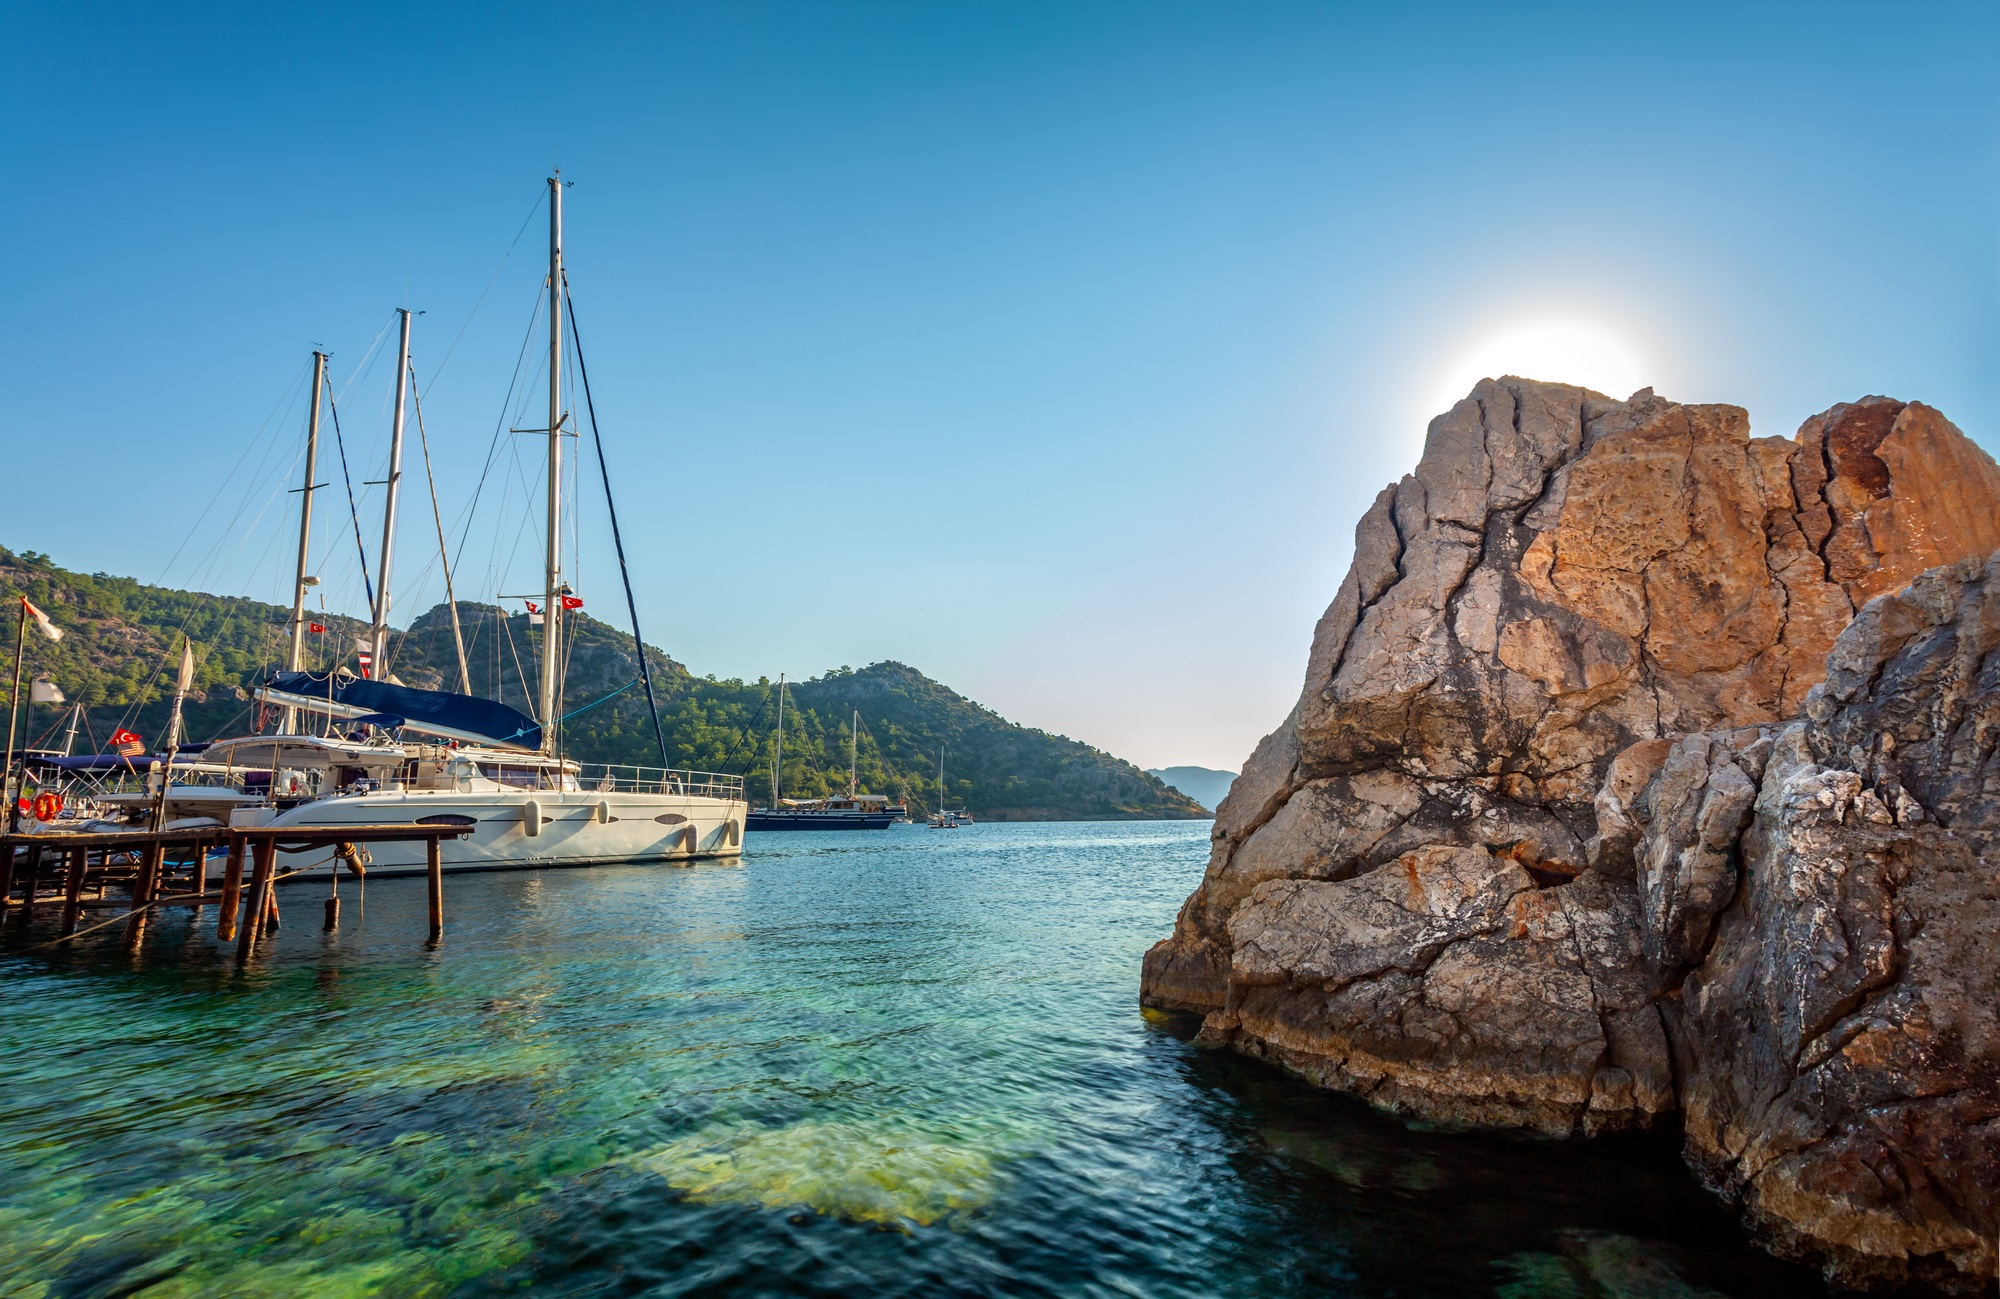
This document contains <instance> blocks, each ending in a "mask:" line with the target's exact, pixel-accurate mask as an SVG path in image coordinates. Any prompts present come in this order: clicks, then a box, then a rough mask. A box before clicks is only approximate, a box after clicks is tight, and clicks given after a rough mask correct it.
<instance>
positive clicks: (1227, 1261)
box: [0, 822, 1818, 1299]
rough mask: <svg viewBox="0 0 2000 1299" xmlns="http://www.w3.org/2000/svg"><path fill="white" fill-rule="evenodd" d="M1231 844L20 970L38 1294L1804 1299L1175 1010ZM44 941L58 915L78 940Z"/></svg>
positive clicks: (1549, 1148)
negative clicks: (1170, 1006)
mask: <svg viewBox="0 0 2000 1299" xmlns="http://www.w3.org/2000/svg"><path fill="white" fill-rule="evenodd" d="M1207 830H1208V826H1207V823H1206V822H1201V823H1194V824H1138V825H1124V824H1069V825H981V826H976V827H973V828H970V829H965V830H958V831H952V832H936V831H929V830H926V829H924V828H922V827H896V828H894V829H892V830H891V831H889V832H886V833H874V834H868V833H844V834H837V835H783V834H765V835H760V836H753V838H752V840H751V848H752V849H753V851H752V852H751V853H750V854H749V855H747V856H746V857H745V859H744V861H743V863H742V864H741V865H740V866H703V867H698V868H694V869H661V868H636V867H635V868H617V869H603V870H592V871H557V872H549V873H546V874H504V875H483V876H456V877H452V878H449V879H448V880H447V881H446V921H447V927H448V933H447V939H446V942H445V944H444V946H443V947H442V948H440V949H438V950H435V951H430V950H426V949H425V947H424V946H423V944H422V941H421V940H422V938H423V928H424V907H423V893H422V890H423V884H422V882H421V881H391V880H378V881H376V882H374V883H371V884H368V885H367V886H366V888H365V891H364V890H361V889H358V888H357V887H356V886H355V885H354V884H353V883H352V882H351V881H349V882H344V883H343V884H342V886H341V892H342V897H343V902H344V908H345V914H344V916H343V920H344V922H345V923H344V925H343V928H342V929H341V931H340V933H339V934H338V935H333V936H328V935H323V934H321V933H320V932H319V923H318V921H319V913H320V898H321V896H322V895H323V894H324V892H325V886H324V885H323V884H315V885H310V886H293V887H291V888H289V889H288V890H287V891H285V892H283V893H282V894H281V898H282V899H283V902H284V905H285V911H286V919H287V927H286V928H285V929H284V930H283V932H282V934H281V935H280V937H279V939H278V941H277V942H276V944H275V946H274V947H273V948H272V949H270V950H268V951H266V952H265V953H263V954H262V955H260V958H259V960H258V961H257V963H255V964H254V965H253V966H251V967H250V968H248V969H247V970H243V971H238V970H237V969H236V968H235V966H234V963H233V960H232V959H230V958H231V955H232V954H230V953H225V952H224V951H223V950H222V949H221V948H219V947H218V946H217V945H216V944H215V942H214V941H213V937H212V932H213V918H214V911H213V910H212V909H210V910H208V911H206V912H205V913H204V916H203V920H204V923H203V929H202V931H201V932H199V933H196V932H193V931H191V930H190V928H189V924H188V920H187V919H186V917H185V916H184V915H183V916H170V917H168V918H167V919H166V920H164V921H163V922H161V923H159V924H157V925H156V926H155V927H154V929H153V931H152V933H151V935H150V936H149V938H148V940H147V941H148V945H147V947H146V949H145V950H144V952H143V953H142V954H140V955H139V956H138V957H137V958H136V959H135V958H133V957H130V956H128V955H126V954H125V953H124V952H123V951H122V949H121V948H120V946H119V944H118V942H117V940H116V938H115V937H114V935H115V934H116V932H117V931H116V930H115V929H114V930H112V931H108V933H107V934H106V935H105V936H104V937H103V938H91V939H87V940H85V942H84V943H83V944H82V945H81V946H80V947H79V948H78V949H76V950H70V949H55V950H54V951H48V950H43V951H26V950H23V948H24V944H25V942H27V941H33V940H34V939H37V938H46V937H47V936H48V931H47V930H46V929H44V928H41V927H40V924H38V932H37V933H34V934H30V935H28V936H27V937H26V938H25V939H24V937H23V936H22V935H20V934H18V933H16V932H13V931H12V927H11V926H10V928H9V932H8V933H7V934H6V935H5V945H6V948H7V949H8V950H7V952H6V954H5V955H4V956H0V1060H4V1062H5V1063H4V1065H0V1293H4V1294H6V1295H47V1296H94V1295H106V1296H109V1295H133V1294H138V1295H145V1296H149V1297H162V1296H196V1295H200V1296H217V1295H314V1296H343V1295H485V1294H489V1293H493V1294H497V1293H501V1292H506V1293H513V1294H519V1293H532V1294H548V1295H639V1294H648V1295H651V1294H659V1295H723V1294H727V1295H731V1296H760V1295H856V1296H860V1295H867V1296H877V1295H926V1296H928V1295H1009V1296H1016V1295H1043V1294H1046V1295H1075V1296H1095V1295H1103V1296H1114V1295H1117V1296H1126V1295H1144V1296H1178V1295H1259V1296H1263V1295H1290V1294H1300V1295H1304V1294H1329V1295H1365V1296H1388V1295H1406V1296H1432V1295H1490V1296H1509V1297H1517V1299H1518V1297H1521V1296H1531V1295H1543V1296H1640V1295H1644V1296H1649V1297H1651V1299H1671V1297H1672V1296H1689V1295H1709V1294H1714V1293H1721V1294H1727V1295H1733V1296H1745V1297H1747V1296H1774V1295H1775V1296H1783V1295H1788V1294H1812V1293H1818V1291H1817V1287H1816V1286H1814V1285H1813V1284H1812V1282H1811V1278H1810V1277H1809V1276H1807V1275H1805V1274H1803V1273H1800V1272H1797V1271H1794V1270H1791V1269H1788V1268H1785V1267H1782V1266H1780V1265H1778V1264H1776V1263H1773V1262H1771V1261H1769V1260H1767V1259H1765V1258H1764V1257H1763V1256H1761V1255H1759V1254H1757V1253H1755V1252H1754V1251H1752V1250H1750V1249H1749V1248H1747V1247H1746V1246H1745V1245H1744V1244H1743V1242H1742V1237H1741V1235H1740V1233H1739V1232H1738V1231H1737V1229H1736V1228H1735V1226H1734V1225H1733V1224H1732V1223H1731V1222H1730V1220H1729V1219H1728V1218H1726V1217H1725V1216H1724V1215H1723V1214H1722V1213H1721V1212H1720V1211H1718V1210H1717V1209H1715V1208H1714V1207H1713V1206H1712V1205H1711V1204H1710V1203H1709V1202H1708V1200H1707V1199H1706V1198H1705V1197H1704V1196H1703V1195H1702V1194H1701V1193H1700V1192H1699V1191H1698V1190H1697V1189H1696V1188H1695V1187H1694V1186H1693V1184H1692V1183H1691V1181H1690V1180H1689V1179H1688V1177H1687V1176H1686V1175H1685V1173H1683V1172H1682V1171H1681V1169H1680V1167H1679V1165H1678V1164H1677V1162H1676V1160H1675V1158H1674V1154H1673V1151H1672V1149H1671V1147H1670V1146H1662V1145H1658V1144H1631V1145H1621V1146H1599V1147H1592V1148H1580V1147H1572V1146H1566V1145H1558V1144H1552V1143H1545V1142H1527V1141H1505V1140H1496V1139H1489V1138H1472V1137H1452V1136H1445V1135H1440V1134H1427V1133H1422V1132H1415V1131H1411V1130H1409V1129H1407V1128H1405V1127H1403V1126H1401V1125H1398V1124H1395V1123H1393V1122H1389V1121H1387V1120H1384V1119H1382V1118H1380V1117H1378V1116H1375V1115H1373V1114H1371V1113H1368V1112H1367V1111H1365V1110H1363V1109H1361V1108H1359V1107H1358V1106H1356V1105H1354V1104H1352V1103H1349V1102H1345V1101H1343V1100H1340V1099H1338V1098H1334V1097H1329V1096H1327V1095H1325V1094H1322V1093H1317V1092H1314V1091H1312V1090H1311V1089H1309V1088H1306V1087H1303V1086H1301V1085H1299V1084H1297V1083H1295V1082H1292V1081H1291V1080H1289V1079H1287V1078H1285V1077H1283V1076H1281V1075H1279V1074H1277V1073H1275V1072H1273V1071H1271V1070H1269V1069H1267V1068H1264V1067H1262V1066H1258V1065H1254V1064H1251V1063H1248V1062H1245V1061H1242V1060H1239V1059H1236V1058H1234V1057H1232V1056H1228V1055H1224V1054H1217V1053H1212V1052H1208V1051H1204V1050H1197V1049H1196V1048H1194V1047H1193V1046H1192V1045H1191V1044H1190V1043H1189V1041H1188V1038H1189V1037H1190V1036H1191V1033H1192V1030H1193V1027H1194V1026H1193V1025H1192V1024H1190V1023H1187V1022H1183V1021H1180V1020H1177V1019H1175V1018H1173V1017H1165V1016H1158V1015H1152V1014H1148V1013H1144V1012H1142V1011H1141V1010H1140V1009H1139V1007H1138V1005H1137V1002H1136V991H1137V986H1138V969H1139V956H1140V953H1141V952H1142V951H1143V950H1144V949H1145V947H1146V945H1147V944H1148V943H1149V942H1151V941H1152V940H1153V939H1155V938H1157V937H1159V936H1160V935H1162V934H1164V933H1165V932H1166V931H1167V929H1168V927H1169V926H1170V925H1171V923H1172V920H1173V915H1174V911H1175V909H1176V908H1177V907H1178V905H1179V904H1180V901H1181V899H1182V898H1184V897H1185V896H1186V894H1187V892H1188V891H1189V889H1190V888H1191V887H1192V886H1193V884H1194V883H1195V882H1196V881H1197V880H1198V879H1199V877H1200V874H1201V868H1202V862H1203V858H1204V855H1205V852H1206V842H1207V841H1206V836H1207ZM41 923H46V921H44V922H41Z"/></svg>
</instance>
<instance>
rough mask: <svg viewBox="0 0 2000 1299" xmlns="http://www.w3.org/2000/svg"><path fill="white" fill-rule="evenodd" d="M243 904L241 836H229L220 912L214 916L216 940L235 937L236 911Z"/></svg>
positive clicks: (225, 941)
mask: <svg viewBox="0 0 2000 1299" xmlns="http://www.w3.org/2000/svg"><path fill="white" fill-rule="evenodd" d="M242 905H243V836H242V835H240V834H232V835H230V836H229V860H228V862H226V863H225V864H224V865H223V867H222V914H221V915H220V916H218V917H216V921H215V937H216V941H218V942H224V943H227V942H233V941H234V940H235V938H236V912H237V910H238V909H239V908H240V907H241V906H242Z"/></svg>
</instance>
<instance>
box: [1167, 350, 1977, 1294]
mask: <svg viewBox="0 0 2000 1299" xmlns="http://www.w3.org/2000/svg"><path fill="white" fill-rule="evenodd" d="M1996 549H2000V467H1996V466H1995V465H1994V463H1993V461H1992V460H1991V459H1990V458H1989V457H1987V456H1986V455H1985V453H1984V452H1982V451H1980V450H1979V448H1977V447H1976V446H1974V445H1973V444H1972V443H1971V442H1970V441H1969V440H1968V439H1966V438H1965V437H1964V436H1963V435H1962V434H1961V433H1959V431H1958V430H1957V429H1955V428H1954V427H1952V425H1951V424H1950V423H1949V422H1948V421H1947V420H1945V418H1944V417H1943V416H1942V415H1940V414H1939V413H1938V412H1937V411H1935V410H1932V409H1931V408H1929V407H1926V406H1923V405H1921V404H1919V403H1903V402H1898V401H1891V400H1888V399H1886V398H1879V397H1871V398H1866V399H1864V400H1862V401H1859V402H1855V403H1852V404H1845V405H1841V406H1836V407H1834V408H1833V409H1832V410H1829V411H1827V412H1826V413H1825V414H1823V415H1820V416H1816V417H1815V418H1814V419H1812V420H1809V421H1807V423H1806V424H1805V426H1804V427H1803V428H1801V429H1800V430H1799V433H1798V435H1797V436H1796V437H1795V438H1793V439H1781V438H1752V437H1751V436H1750V435H1749V418H1748V416H1747V414H1746V413H1745V412H1744V411H1742V410H1741V409H1739V408H1736V407H1732V406H1720V405H1701V406H1695V405H1680V404H1677V403H1674V402H1670V401H1667V400H1665V399H1663V398H1660V397H1658V396H1655V395H1654V394H1653V393H1651V392H1650V391H1645V392H1641V393H1638V394H1635V395H1634V396H1633V397H1632V398H1631V399H1629V400H1627V401H1624V402H1619V401H1614V400H1612V399H1610V398H1607V397H1603V396H1600V395H1599V394H1595V393H1591V392H1587V391H1584V390H1581V389H1577V388H1572V387H1567V386H1563V385H1555V384H1544V383H1536V382H1532V381H1527V380H1521V379H1513V378H1508V379H1501V380H1498V381H1491V380H1489V381H1486V382H1483V383H1481V384H1480V385H1479V386H1478V387H1477V388H1475V389H1474V391H1473V393H1472V395H1471V396H1470V397H1468V398H1467V399H1466V400H1465V401H1462V402H1460V403H1459V404H1458V405H1457V406H1455V407H1454V408H1453V409H1452V410H1451V411H1450V412H1448V413H1447V414H1445V415H1443V416H1440V417H1439V418H1438V419H1437V420H1435V421H1433V423H1432V425H1431V428H1430V432H1429V436H1428V439H1427V441H1426V445H1425V450H1424V454H1423V457H1422V460H1421V462H1420V463H1419V464H1418V466H1417V468H1416V470H1415V472H1414V473H1412V474H1411V475H1409V476H1407V477H1405V478H1404V479H1403V480H1402V481H1401V482H1400V483H1398V484H1395V485H1394V486H1392V487H1390V488H1387V489H1385V490H1384V491H1383V492H1382V494H1381V495H1380V497H1378V498H1377V500H1376V502H1375V504H1374V506H1373V507H1372V508H1371V509H1370V510H1369V511H1368V512H1367V513H1366V514H1365V515H1364V517H1363V518H1362V520H1361V522H1360V524H1359V526H1358V527H1357V529H1356V536H1355V551H1354V562H1353V565H1352V567H1351V569H1350V570H1349V572H1348V574H1347V577H1346V579H1345V581H1344V582H1343V583H1342V585H1341V587H1340V590H1339V593H1338V594H1337V596H1336V597H1335V599H1334V601H1333V604H1332V606H1331V607H1330V608H1329V609H1328V610H1327V613H1326V615H1325V616H1324V617H1323V618H1322V619H1321V621H1320V623H1319V626H1318V628H1317V629H1316V631H1315V635H1314V640H1313V646H1312V651H1311V656H1310V659H1309V662H1308V667H1307V678H1306V685H1305V689H1304V691H1303V693H1302V695H1301V698H1300V701H1299V704H1298V706H1297V707H1296V708H1295V709H1294V710H1293V713H1292V715H1291V716H1290V717H1289V718H1287V719H1286V721H1285V723H1284V724H1283V725H1282V726H1281V727H1280V728H1279V729H1278V730H1277V731H1276V732H1274V733H1273V734H1272V735H1270V736H1269V737H1267V738H1266V739H1265V740H1264V742H1263V743H1262V744H1261V745H1260V746H1259V747H1258V750H1257V752H1256V753H1255V755H1253V757H1252V758H1251V759H1250V761H1249V763H1248V764H1247V765H1246V767H1245V768H1244V772H1243V775H1242V776H1241V777H1240V778H1239V779H1238V780H1237V781H1236V783H1235V786H1234V787H1233V788H1232V790H1231V792H1230V794H1229V797H1228V798H1226V799H1225V800H1224V801H1223V804H1222V806H1221V807H1220V808H1219V809H1218V812H1217V817H1216V824H1215V830H1214V843H1213V850H1212V854H1211V858H1210V862H1209V866H1208V870H1207V874H1206V876H1205V878H1204V880H1203V882H1202V884H1201V886H1200V887H1199V888H1198V889H1197V890H1196V892H1195V893H1194V895H1193V896H1191V897H1190V898H1189V899H1188V902H1187V903H1186V905H1185V906H1184V907H1183V908H1182V911H1181V914H1180V917H1179V920H1178V921H1177V923H1176V926H1175V930H1174V933H1173V935H1172V936H1171V937H1169V938H1167V939H1165V940H1163V941H1162V942H1161V943H1159V944H1158V945H1157V946H1155V947H1154V948H1153V949H1152V951H1150V952H1149V953H1148V954H1147V956H1146V960H1145V968H1144V974H1143V986H1142V994H1141V995H1142V999H1143V1000H1144V1001H1145V1002H1146V1003H1147V1004H1149V1005H1153V1006H1158V1007H1162V1008H1171V1009H1183V1010H1193V1011H1198V1012H1201V1013H1204V1014H1205V1015H1206V1019H1205V1021H1204V1024H1203V1028H1202V1037H1203V1040H1205V1041H1207V1042H1209V1043H1212V1044H1215V1045H1227V1046H1229V1047H1232V1048H1234V1049H1236V1050H1238V1051H1242V1052H1244V1053H1246V1054H1250V1055H1254V1056H1259V1057H1263V1058H1266V1059H1269V1060H1271V1061H1273V1062H1275V1063H1277V1064H1280V1065H1282V1066H1284V1067H1286V1068H1288V1069H1291V1070H1293V1071H1295V1072H1297V1073H1299V1074H1302V1075H1304V1076H1306V1077H1308V1078H1311V1079H1313V1080H1314V1081H1316V1082H1318V1083H1319V1084H1320V1085H1323V1086H1326V1087H1329V1088H1334V1089H1337V1090H1340V1091H1344V1092H1350V1093H1353V1094H1356V1095H1359V1096H1362V1097H1365V1098H1366V1099H1368V1100H1369V1101H1370V1102H1372V1103H1374V1104H1376V1105H1378V1106H1380V1107H1382V1108H1384V1109H1387V1110H1390V1111H1393V1112H1396V1113H1400V1114H1404V1115H1408V1116H1411V1117H1413V1118H1422V1119H1425V1120H1428V1121H1432V1122H1439V1123H1445V1124H1452V1125H1459V1126H1466V1127H1480V1128H1498V1129H1516V1130H1525V1131H1529V1132H1534V1133H1538V1134H1543V1135H1547V1136H1552V1137H1590V1136H1594V1135H1598V1134H1602V1133H1609V1132H1617V1131H1626V1130H1635V1129H1656V1128H1661V1127H1668V1126H1673V1125H1678V1126H1679V1128H1680V1130H1681V1131H1682V1133H1683V1136H1684V1141H1685V1147H1686V1154H1687V1158H1688V1160H1689V1162H1690V1164H1691V1165H1692V1166H1693V1167H1694V1168H1695V1170H1696V1171H1697V1172H1698V1174H1699V1175H1700V1176H1701V1177H1702V1178H1703V1179H1704V1181H1705V1182H1706V1183H1707V1184H1708V1185H1710V1186H1711V1187H1712V1188H1713V1189H1715V1190H1716V1191H1717V1192H1718V1193H1720V1194H1723V1195H1725V1196H1727V1197H1729V1198H1730V1199H1731V1200H1732V1201H1734V1202H1735V1203H1737V1204H1739V1205H1740V1206H1741V1207H1742V1209H1743V1211H1744V1213H1745V1216H1746V1218H1747V1220H1748V1221H1749V1222H1750V1224H1751V1225H1752V1227H1753V1229H1754V1230H1755V1231H1756V1232H1757V1233H1758V1234H1759V1236H1760V1238H1761V1239H1763V1240H1764V1241H1765V1242H1766V1243H1767V1244H1768V1245H1769V1246H1770V1247H1771V1248H1772V1249H1773V1250H1774V1251H1776V1252H1778V1253H1780V1254H1783V1255H1785V1256H1788V1257H1793V1258H1799V1259H1804V1260H1808V1261H1811V1262H1814V1263H1816V1264H1817V1265H1819V1266H1821V1267H1822V1268H1823V1269H1824V1271H1825V1272H1826V1274H1827V1276H1828V1277H1829V1279H1830V1280H1832V1281H1834V1282H1836V1283H1839V1284H1843V1285H1850V1286H1860V1287H1871V1286H1897V1285H1905V1284H1910V1283H1919V1284H1927V1285H1932V1286H1936V1287H1939V1288H1943V1289H1949V1290H1961V1289H1977V1288H1978V1287H1979V1286H1981V1285H1990V1284H1991V1278H1992V1277H1993V1276H1994V1272H1995V1251H1994V1238H1995V1233H1996V1231H1997V1230H2000V1070H1996V1066H2000V1025H1996V1022H1995V1012H1994V1009H1993V1006H1992V1001H1993V993H1994V992H1995V991H1996V989H2000V925H1996V922H2000V879H1996V877H1995V872H1994V870H1993V868H1992V863H1993V858H1992V855H1991V849H1992V845H1993V836H1994V834H1995V833H1996V827H2000V767H1996V765H1995V756H1994V750H1995V747H1996V745H2000V702H1996V701H2000V691H1996V686H2000V655H1996V654H1995V650H1996V649H2000V557H1995V559H1993V560H1989V559H1988V556H1991V555H1993V552H1994V551H1995V550H1996Z"/></svg>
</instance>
